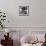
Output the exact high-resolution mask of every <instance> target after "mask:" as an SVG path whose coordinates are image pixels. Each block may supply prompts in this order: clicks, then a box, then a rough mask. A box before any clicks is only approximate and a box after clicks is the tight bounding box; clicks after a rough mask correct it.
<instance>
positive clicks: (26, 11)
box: [19, 6, 29, 16]
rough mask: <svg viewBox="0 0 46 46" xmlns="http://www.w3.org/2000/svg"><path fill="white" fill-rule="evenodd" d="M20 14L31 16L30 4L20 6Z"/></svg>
mask: <svg viewBox="0 0 46 46" xmlns="http://www.w3.org/2000/svg"><path fill="white" fill-rule="evenodd" d="M19 16H29V6H19Z"/></svg>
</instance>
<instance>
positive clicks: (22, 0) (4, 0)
mask: <svg viewBox="0 0 46 46" xmlns="http://www.w3.org/2000/svg"><path fill="white" fill-rule="evenodd" d="M24 5H25V6H26V5H27V6H29V16H19V6H24ZM0 9H1V10H3V11H5V12H6V15H7V18H8V22H7V24H6V26H7V27H46V0H0Z"/></svg>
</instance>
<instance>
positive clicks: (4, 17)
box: [0, 11, 6, 28]
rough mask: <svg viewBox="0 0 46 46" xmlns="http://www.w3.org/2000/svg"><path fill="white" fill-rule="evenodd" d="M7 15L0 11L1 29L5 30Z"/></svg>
mask: <svg viewBox="0 0 46 46" xmlns="http://www.w3.org/2000/svg"><path fill="white" fill-rule="evenodd" d="M5 14H6V13H5V12H2V11H0V27H1V28H3V27H4V22H5V20H6V15H5Z"/></svg>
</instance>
